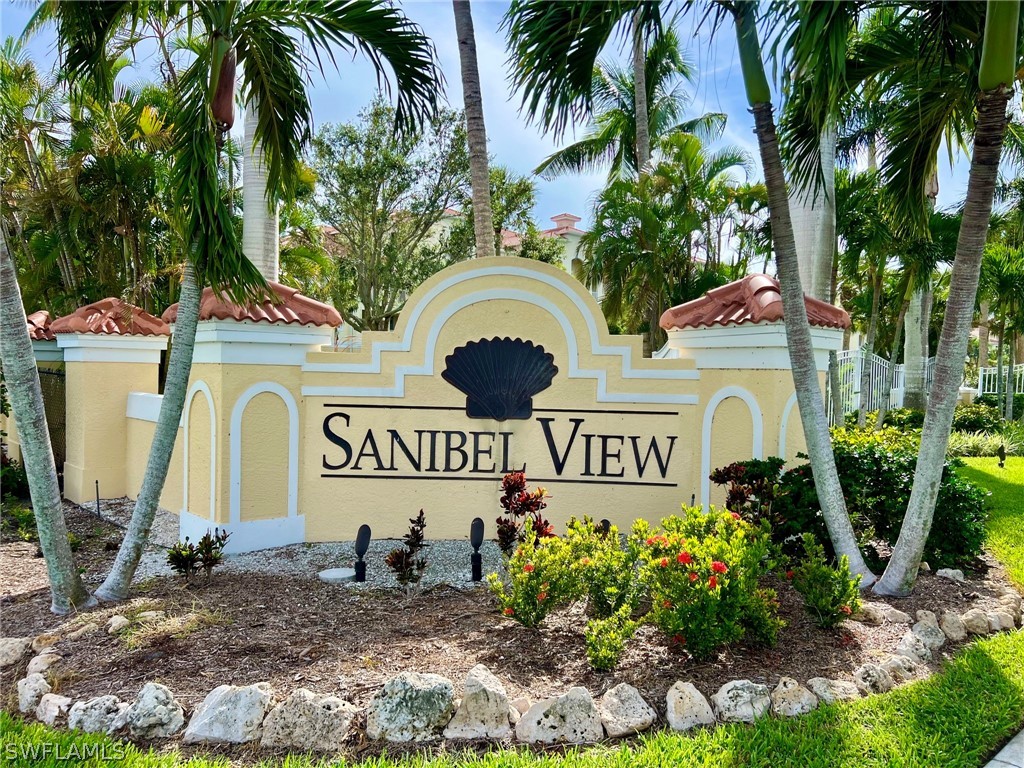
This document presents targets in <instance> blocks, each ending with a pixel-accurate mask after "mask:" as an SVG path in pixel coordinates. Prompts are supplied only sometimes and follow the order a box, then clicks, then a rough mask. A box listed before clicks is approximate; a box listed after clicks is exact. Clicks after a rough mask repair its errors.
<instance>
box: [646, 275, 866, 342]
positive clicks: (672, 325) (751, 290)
mask: <svg viewBox="0 0 1024 768" xmlns="http://www.w3.org/2000/svg"><path fill="white" fill-rule="evenodd" d="M804 306H806V307H807V319H808V320H809V321H810V323H811V325H814V326H818V327H824V328H849V327H850V316H849V315H848V314H846V311H845V310H844V309H842V307H837V306H834V305H832V304H829V303H828V302H826V301H821V300H819V299H812V298H810V297H809V296H804ZM782 319H783V314H782V294H781V293H780V292H779V281H778V280H776V279H774V278H772V277H768V275H747V276H746V277H744V278H743V279H741V280H737V281H735V282H732V283H729V284H728V285H723V286H721V287H720V288H715V289H713V290H711V291H708V292H707V293H706V294H704V295H703V296H701V297H700V298H699V299H694V300H693V301H688V302H686V303H685V304H680V305H679V306H678V307H672V308H671V309H668V310H665V313H664V314H662V316H661V327H662V328H664V329H665V330H666V331H671V330H678V329H680V328H705V327H709V326H713V325H721V326H725V325H742V324H743V323H770V322H777V321H779V320H782Z"/></svg>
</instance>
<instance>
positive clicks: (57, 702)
mask: <svg viewBox="0 0 1024 768" xmlns="http://www.w3.org/2000/svg"><path fill="white" fill-rule="evenodd" d="M70 707H71V699H70V698H68V697H67V696H61V695H60V694H57V693H44V694H43V698H41V699H40V700H39V705H38V706H37V707H36V720H38V721H39V722H40V723H43V724H44V725H53V724H54V723H56V722H57V720H58V719H59V718H60V717H62V716H63V715H66V714H67V713H68V709H69V708H70Z"/></svg>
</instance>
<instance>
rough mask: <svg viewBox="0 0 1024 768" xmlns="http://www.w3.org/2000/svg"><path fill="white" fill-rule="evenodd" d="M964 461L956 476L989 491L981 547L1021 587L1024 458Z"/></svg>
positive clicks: (1023, 584)
mask: <svg viewBox="0 0 1024 768" xmlns="http://www.w3.org/2000/svg"><path fill="white" fill-rule="evenodd" d="M964 464H965V465H966V466H962V467H960V468H959V469H958V473H959V474H960V476H961V477H963V478H964V479H966V480H970V481H971V482H973V483H975V484H977V485H979V486H981V487H983V488H985V489H986V491H988V494H989V497H988V502H987V505H988V506H989V507H990V508H991V511H990V513H989V516H988V520H987V521H986V526H985V527H986V529H987V539H986V541H985V547H986V549H987V550H988V551H989V552H991V553H992V554H993V555H995V556H996V557H997V558H999V560H1000V561H1001V562H1002V563H1003V564H1004V565H1005V566H1006V573H1007V575H1008V576H1009V577H1010V580H1011V581H1012V582H1013V583H1014V584H1016V585H1017V588H1018V589H1021V590H1024V515H1022V514H1021V497H1022V495H1024V458H1021V457H1015V458H1009V459H1007V460H1006V466H1005V467H1003V468H1000V467H999V465H998V462H997V460H996V459H982V458H979V459H965V460H964Z"/></svg>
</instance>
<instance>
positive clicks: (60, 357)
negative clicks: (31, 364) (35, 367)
mask: <svg viewBox="0 0 1024 768" xmlns="http://www.w3.org/2000/svg"><path fill="white" fill-rule="evenodd" d="M32 354H34V355H35V357H36V362H37V363H62V362H64V352H63V351H61V350H60V349H58V348H57V342H56V341H54V340H53V339H32Z"/></svg>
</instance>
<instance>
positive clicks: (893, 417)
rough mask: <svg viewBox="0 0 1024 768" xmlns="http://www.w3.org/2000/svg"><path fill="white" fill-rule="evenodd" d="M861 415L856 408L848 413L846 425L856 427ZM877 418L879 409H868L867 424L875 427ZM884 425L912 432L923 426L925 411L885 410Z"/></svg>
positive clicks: (907, 409) (909, 409)
mask: <svg viewBox="0 0 1024 768" xmlns="http://www.w3.org/2000/svg"><path fill="white" fill-rule="evenodd" d="M859 415H860V411H859V410H854V411H851V412H850V413H848V414H846V416H845V417H844V419H843V424H844V426H846V427H848V428H851V429H852V428H856V426H857V417H858V416H859ZM877 420H878V411H868V415H867V419H866V421H865V425H866V426H871V427H873V426H874V425H875V422H876V421H877ZM882 426H883V427H896V429H898V430H900V431H901V432H910V431H912V430H915V429H921V427H922V426H924V411H918V410H915V409H913V408H890V409H889V410H887V411H886V412H885V418H884V419H882Z"/></svg>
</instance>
